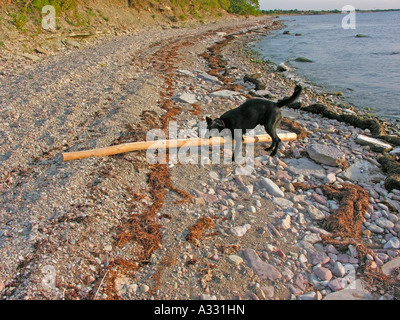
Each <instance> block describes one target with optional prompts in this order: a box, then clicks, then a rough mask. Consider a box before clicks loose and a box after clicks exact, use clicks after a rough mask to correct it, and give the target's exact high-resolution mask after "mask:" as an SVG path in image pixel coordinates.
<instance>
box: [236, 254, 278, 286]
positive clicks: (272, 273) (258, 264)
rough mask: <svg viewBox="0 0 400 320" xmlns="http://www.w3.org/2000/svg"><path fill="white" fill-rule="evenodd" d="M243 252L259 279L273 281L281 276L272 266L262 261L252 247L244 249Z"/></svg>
mask: <svg viewBox="0 0 400 320" xmlns="http://www.w3.org/2000/svg"><path fill="white" fill-rule="evenodd" d="M243 254H244V257H245V259H246V262H247V264H248V265H249V266H250V267H251V268H252V269H253V270H254V271H255V273H256V274H257V275H258V276H259V277H260V278H261V279H265V280H271V281H275V280H277V279H280V278H282V274H281V273H280V272H279V271H278V270H277V269H276V268H275V267H274V266H272V265H270V264H268V263H266V262H264V261H262V260H261V259H260V257H259V256H258V255H257V253H256V252H255V251H254V250H253V249H246V250H244V251H243Z"/></svg>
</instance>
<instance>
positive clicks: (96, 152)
mask: <svg viewBox="0 0 400 320" xmlns="http://www.w3.org/2000/svg"><path fill="white" fill-rule="evenodd" d="M278 136H279V138H280V139H281V140H282V141H292V140H296V139H297V135H296V134H295V133H292V132H288V133H280V134H278ZM243 138H244V141H243V143H244V144H247V143H258V142H270V141H272V139H271V137H270V136H269V135H268V134H263V135H259V136H254V137H251V136H249V137H246V136H244V137H243ZM212 144H220V145H222V144H224V138H223V137H213V138H210V139H200V138H194V139H175V140H156V141H139V142H132V143H124V144H120V145H116V146H111V147H105V148H101V149H93V150H86V151H77V152H67V153H63V154H62V157H63V161H70V160H78V159H85V158H91V157H104V156H110V155H114V154H120V153H125V152H130V151H139V150H149V149H170V148H181V147H200V146H208V145H212Z"/></svg>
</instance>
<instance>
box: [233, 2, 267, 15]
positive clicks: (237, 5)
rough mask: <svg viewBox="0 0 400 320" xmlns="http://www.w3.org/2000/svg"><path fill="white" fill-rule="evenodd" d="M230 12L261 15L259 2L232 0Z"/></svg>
mask: <svg viewBox="0 0 400 320" xmlns="http://www.w3.org/2000/svg"><path fill="white" fill-rule="evenodd" d="M228 11H229V12H231V13H234V14H240V15H259V14H261V11H260V4H259V2H258V0H230V7H229V9H228Z"/></svg>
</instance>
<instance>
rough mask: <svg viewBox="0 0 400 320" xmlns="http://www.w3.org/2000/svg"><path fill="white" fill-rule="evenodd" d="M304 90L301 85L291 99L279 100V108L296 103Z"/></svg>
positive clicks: (295, 89) (296, 88)
mask: <svg viewBox="0 0 400 320" xmlns="http://www.w3.org/2000/svg"><path fill="white" fill-rule="evenodd" d="M302 90H303V88H302V87H301V86H300V85H297V86H296V87H295V88H294V92H293V95H292V96H291V97H289V98H285V99H282V100H279V101H278V102H277V104H278V107H279V108H281V107H283V106H287V105H289V104H291V103H293V102H295V101H296V100H297V99H298V98H299V97H300V94H301V91H302Z"/></svg>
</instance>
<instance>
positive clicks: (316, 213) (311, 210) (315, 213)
mask: <svg viewBox="0 0 400 320" xmlns="http://www.w3.org/2000/svg"><path fill="white" fill-rule="evenodd" d="M307 212H308V214H309V215H310V216H311V218H313V219H314V220H322V219H324V218H325V214H324V213H323V212H322V211H321V210H319V209H317V208H316V207H315V206H313V205H309V206H308V207H307Z"/></svg>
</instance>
